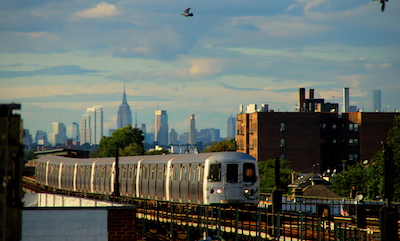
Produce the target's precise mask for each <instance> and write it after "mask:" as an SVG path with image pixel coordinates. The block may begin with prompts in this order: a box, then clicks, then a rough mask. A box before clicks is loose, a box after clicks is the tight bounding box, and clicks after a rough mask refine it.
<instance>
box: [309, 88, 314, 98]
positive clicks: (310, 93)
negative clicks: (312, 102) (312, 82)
mask: <svg viewBox="0 0 400 241" xmlns="http://www.w3.org/2000/svg"><path fill="white" fill-rule="evenodd" d="M308 98H309V99H314V89H310V90H309V97H308Z"/></svg>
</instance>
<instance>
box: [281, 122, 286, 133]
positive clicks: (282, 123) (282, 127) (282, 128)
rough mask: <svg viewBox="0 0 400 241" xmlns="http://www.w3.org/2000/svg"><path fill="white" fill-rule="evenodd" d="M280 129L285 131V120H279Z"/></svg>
mask: <svg viewBox="0 0 400 241" xmlns="http://www.w3.org/2000/svg"><path fill="white" fill-rule="evenodd" d="M280 131H286V129H285V122H281V128H280Z"/></svg>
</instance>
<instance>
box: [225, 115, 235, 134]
mask: <svg viewBox="0 0 400 241" xmlns="http://www.w3.org/2000/svg"><path fill="white" fill-rule="evenodd" d="M226 138H236V120H235V118H234V117H233V116H231V117H229V118H228V122H227V129H226Z"/></svg>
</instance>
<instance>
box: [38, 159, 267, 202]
mask: <svg viewBox="0 0 400 241" xmlns="http://www.w3.org/2000/svg"><path fill="white" fill-rule="evenodd" d="M258 175H259V173H258V166H257V160H256V159H255V158H253V157H252V156H250V155H247V154H244V153H240V152H213V153H200V154H169V155H155V156H153V155H148V156H127V157H119V189H120V195H121V196H126V197H131V198H141V199H151V200H159V201H172V202H181V203H191V204H205V205H213V204H251V205H257V204H258V202H259V190H260V184H259V180H258ZM35 177H36V180H37V182H38V183H39V184H41V185H45V186H48V187H50V188H53V189H61V190H67V191H74V192H83V193H93V194H104V195H112V194H113V192H114V182H115V178H116V160H115V158H114V157H109V158H68V157H60V156H43V157H40V158H38V165H37V167H36V171H35Z"/></svg>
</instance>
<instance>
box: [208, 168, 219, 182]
mask: <svg viewBox="0 0 400 241" xmlns="http://www.w3.org/2000/svg"><path fill="white" fill-rule="evenodd" d="M208 181H209V182H220V181H221V164H220V163H218V164H211V165H210V171H209V173H208Z"/></svg>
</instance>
